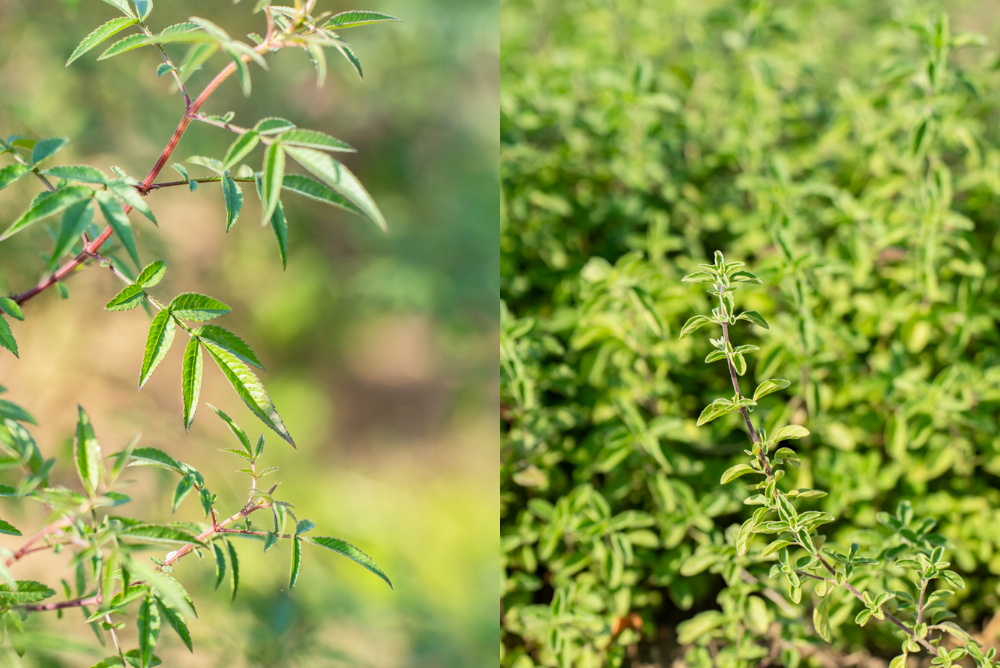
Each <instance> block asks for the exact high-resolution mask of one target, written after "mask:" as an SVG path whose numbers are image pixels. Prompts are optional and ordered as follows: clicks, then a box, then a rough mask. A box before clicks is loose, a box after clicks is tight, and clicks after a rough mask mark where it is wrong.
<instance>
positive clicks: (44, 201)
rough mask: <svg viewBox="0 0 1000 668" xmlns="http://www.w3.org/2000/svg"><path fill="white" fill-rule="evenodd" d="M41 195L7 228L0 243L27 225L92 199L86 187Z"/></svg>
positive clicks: (92, 192)
mask: <svg viewBox="0 0 1000 668" xmlns="http://www.w3.org/2000/svg"><path fill="white" fill-rule="evenodd" d="M43 195H44V197H39V198H37V199H36V200H35V203H34V204H33V205H32V206H31V208H29V209H28V210H27V211H25V212H24V214H23V215H22V216H21V217H20V218H18V219H17V220H15V221H14V222H13V223H12V224H11V226H10V227H8V228H7V231H6V232H4V233H3V236H0V241H3V240H4V239H9V238H10V237H11V236H13V235H14V234H17V233H18V232H20V231H21V230H23V229H24V228H26V227H28V226H29V225H32V224H33V223H37V222H38V221H40V220H43V219H45V218H48V217H49V216H52V215H55V214H57V213H59V212H60V211H63V210H64V209H67V208H69V207H70V206H72V205H74V204H76V203H77V202H79V201H80V200H83V199H88V198H90V197H93V196H94V191H93V190H91V189H90V188H88V187H87V186H69V187H68V188H63V189H62V190H57V191H56V192H54V193H43Z"/></svg>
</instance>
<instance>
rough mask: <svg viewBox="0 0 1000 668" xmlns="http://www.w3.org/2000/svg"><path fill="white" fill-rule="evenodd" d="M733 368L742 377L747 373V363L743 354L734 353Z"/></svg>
mask: <svg viewBox="0 0 1000 668" xmlns="http://www.w3.org/2000/svg"><path fill="white" fill-rule="evenodd" d="M733 368H734V369H736V373H738V374H739V375H741V376H742V375H743V374H745V373H746V372H747V361H746V359H744V358H743V355H742V353H733Z"/></svg>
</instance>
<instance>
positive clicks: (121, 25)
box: [66, 16, 136, 66]
mask: <svg viewBox="0 0 1000 668" xmlns="http://www.w3.org/2000/svg"><path fill="white" fill-rule="evenodd" d="M135 24H136V20H135V19H133V18H128V17H126V16H120V17H118V18H116V19H111V20H110V21H108V22H107V23H105V24H104V25H102V26H101V27H99V28H97V29H96V30H94V32H92V33H90V34H89V35H87V36H86V37H84V38H83V40H82V41H81V42H80V44H79V46H77V47H76V49H75V50H74V51H73V54H72V55H71V56H70V57H69V60H67V61H66V65H67V66H69V64H70V63H72V62H73V61H74V60H76V59H77V58H79V57H80V56H82V55H83V54H85V53H87V52H88V51H90V50H91V49H93V48H94V47H95V46H97V45H98V44H100V43H101V42H103V41H104V40H106V39H107V38H109V37H111V36H112V35H115V34H117V33H119V32H121V31H122V30H124V29H125V28H128V27H129V26H131V25H135Z"/></svg>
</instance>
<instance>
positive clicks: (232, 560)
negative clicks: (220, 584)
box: [226, 540, 240, 603]
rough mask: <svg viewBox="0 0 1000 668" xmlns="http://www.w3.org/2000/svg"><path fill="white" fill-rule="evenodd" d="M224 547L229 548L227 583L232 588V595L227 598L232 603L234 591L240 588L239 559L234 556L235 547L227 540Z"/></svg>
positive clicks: (234, 598) (234, 596) (234, 597)
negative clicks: (228, 575) (228, 576)
mask: <svg viewBox="0 0 1000 668" xmlns="http://www.w3.org/2000/svg"><path fill="white" fill-rule="evenodd" d="M226 548H228V550H229V572H230V575H231V576H230V580H229V584H230V585H231V586H232V589H233V596H232V598H230V599H229V602H230V603H232V602H233V601H235V600H236V591H237V590H238V589H239V588H240V560H239V557H237V556H236V548H235V547H233V544H232V543H230V542H229V541H228V540H227V541H226Z"/></svg>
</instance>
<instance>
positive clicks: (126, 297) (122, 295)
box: [104, 284, 146, 311]
mask: <svg viewBox="0 0 1000 668" xmlns="http://www.w3.org/2000/svg"><path fill="white" fill-rule="evenodd" d="M145 297H146V293H145V292H143V291H142V286H141V285H135V284H132V285H126V286H125V288H124V289H123V290H122V291H121V292H119V293H118V294H117V295H115V296H114V298H113V299H112V300H111V301H109V302H108V303H107V304H105V305H104V310H105V311H127V310H129V309H131V308H135V307H136V306H138V305H139V304H141V303H142V301H143V299H145Z"/></svg>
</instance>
